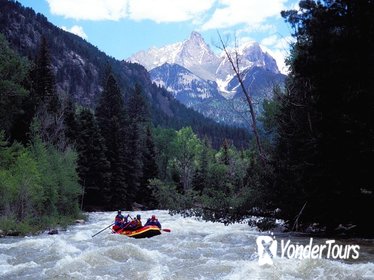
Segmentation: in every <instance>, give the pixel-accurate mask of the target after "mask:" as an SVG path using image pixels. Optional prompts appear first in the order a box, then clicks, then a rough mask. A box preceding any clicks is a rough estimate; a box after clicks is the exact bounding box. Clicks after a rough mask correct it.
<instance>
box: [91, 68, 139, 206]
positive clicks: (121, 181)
mask: <svg viewBox="0 0 374 280" xmlns="http://www.w3.org/2000/svg"><path fill="white" fill-rule="evenodd" d="M96 117H97V121H98V124H99V128H100V132H101V135H102V136H103V138H104V143H105V146H106V148H107V151H106V158H107V160H108V161H109V162H110V173H111V180H110V192H111V206H112V207H115V208H126V209H131V204H132V202H133V198H134V192H133V191H132V189H131V188H128V185H127V184H126V170H127V169H126V167H127V164H126V160H127V159H126V158H125V135H126V133H125V124H126V112H125V105H124V101H123V97H122V94H121V91H120V89H119V87H118V85H117V82H116V80H115V78H114V76H113V74H109V76H108V78H107V81H106V84H105V86H104V91H103V92H102V94H101V97H100V100H99V104H98V106H97V108H96Z"/></svg>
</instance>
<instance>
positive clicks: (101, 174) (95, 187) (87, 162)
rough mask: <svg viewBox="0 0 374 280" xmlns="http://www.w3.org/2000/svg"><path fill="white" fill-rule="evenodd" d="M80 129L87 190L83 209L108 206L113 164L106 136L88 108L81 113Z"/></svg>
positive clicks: (82, 175) (80, 160)
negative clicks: (108, 155)
mask: <svg viewBox="0 0 374 280" xmlns="http://www.w3.org/2000/svg"><path fill="white" fill-rule="evenodd" d="M77 131H79V133H78V135H77V142H76V146H77V150H78V173H79V178H80V180H79V181H80V184H81V185H82V187H83V189H84V197H83V206H84V209H86V210H87V209H97V208H98V207H99V208H106V209H108V208H110V207H108V205H110V192H109V183H110V163H109V161H108V160H107V159H106V156H105V152H106V148H105V145H104V138H103V137H102V136H101V134H100V130H99V127H98V125H97V123H96V120H95V118H94V115H93V113H92V112H91V111H90V110H89V109H83V110H82V111H81V112H80V113H79V115H78V130H77Z"/></svg>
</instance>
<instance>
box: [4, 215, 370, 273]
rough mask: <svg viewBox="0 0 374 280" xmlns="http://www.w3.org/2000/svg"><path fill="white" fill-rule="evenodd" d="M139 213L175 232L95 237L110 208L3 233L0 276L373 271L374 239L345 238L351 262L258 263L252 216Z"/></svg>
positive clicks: (106, 221)
mask: <svg viewBox="0 0 374 280" xmlns="http://www.w3.org/2000/svg"><path fill="white" fill-rule="evenodd" d="M139 213H140V214H142V217H143V219H145V218H147V217H149V216H150V215H151V214H153V213H155V214H156V215H157V216H158V218H159V220H160V221H161V223H162V226H163V228H170V229H171V232H170V233H167V232H164V233H163V234H162V235H159V236H156V237H153V238H149V239H132V238H128V237H126V236H121V235H115V234H111V233H110V230H109V229H108V230H106V231H104V232H102V233H101V234H99V235H97V236H96V237H94V238H92V237H91V236H92V235H93V234H95V233H96V232H98V231H99V230H101V229H102V228H104V227H105V226H107V225H109V224H111V223H112V220H113V218H114V215H115V213H114V212H112V213H108V212H106V213H92V214H90V215H89V221H88V222H87V223H86V224H84V225H76V226H72V227H70V228H69V229H68V230H67V231H64V232H60V234H58V235H52V236H49V235H47V234H42V235H39V236H32V237H17V238H11V237H7V238H1V239H0V279H38V280H39V279H97V280H98V279H142V280H144V279H152V280H153V279H188V280H190V279H201V280H203V279H230V280H231V279H292V280H294V279H340V280H341V279H355V280H359V279H374V252H373V251H374V242H373V240H366V241H362V240H348V241H347V240H346V241H345V242H346V243H349V242H351V243H357V242H358V243H360V242H361V249H360V258H359V259H358V260H356V261H354V262H350V263H349V262H340V261H333V260H328V259H321V260H295V259H281V258H277V259H274V265H273V266H266V267H260V266H259V265H258V255H257V253H256V252H257V248H256V238H257V236H259V235H261V234H260V233H259V232H257V231H255V230H253V229H251V228H250V227H248V225H246V224H234V225H230V226H224V225H222V224H218V223H208V222H203V221H197V220H195V219H193V218H182V217H181V216H178V215H176V216H170V215H169V214H168V213H167V211H155V212H139ZM131 214H133V215H134V214H137V213H131ZM281 238H283V237H281ZM284 238H287V239H288V238H289V237H284ZM290 239H291V240H293V241H294V240H295V238H293V237H290ZM308 240H309V239H306V238H304V239H301V238H299V239H298V240H295V242H296V241H299V242H300V243H304V244H306V243H307V241H308ZM320 241H321V240H320Z"/></svg>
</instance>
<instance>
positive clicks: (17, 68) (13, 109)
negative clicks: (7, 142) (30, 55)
mask: <svg viewBox="0 0 374 280" xmlns="http://www.w3.org/2000/svg"><path fill="white" fill-rule="evenodd" d="M28 67H29V66H28V63H27V61H26V60H24V59H22V58H21V57H20V56H19V55H17V54H16V53H15V52H13V51H12V50H11V49H10V48H9V45H8V42H7V41H6V40H5V38H4V36H3V35H2V34H0V130H4V132H5V134H6V137H10V139H11V140H14V139H15V140H19V141H20V140H21V141H22V140H23V138H24V137H25V134H26V129H21V127H20V124H21V120H22V119H23V118H24V115H25V112H24V110H23V108H22V104H23V102H25V100H26V99H27V97H28V92H27V90H26V89H25V88H24V86H23V85H22V84H23V81H24V79H25V78H26V75H27V72H28Z"/></svg>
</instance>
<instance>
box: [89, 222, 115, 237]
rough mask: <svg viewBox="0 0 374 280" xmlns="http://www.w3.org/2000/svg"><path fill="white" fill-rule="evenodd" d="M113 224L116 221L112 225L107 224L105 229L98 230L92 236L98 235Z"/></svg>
mask: <svg viewBox="0 0 374 280" xmlns="http://www.w3.org/2000/svg"><path fill="white" fill-rule="evenodd" d="M112 225H114V223H112V224H110V225H109V226H107V227H106V228H103V229H102V230H100V231H99V232H96V233H95V234H94V235H92V237H95V236H96V235H98V234H99V233H101V232H103V231H104V230H106V229H107V228H110V227H111V226H112Z"/></svg>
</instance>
